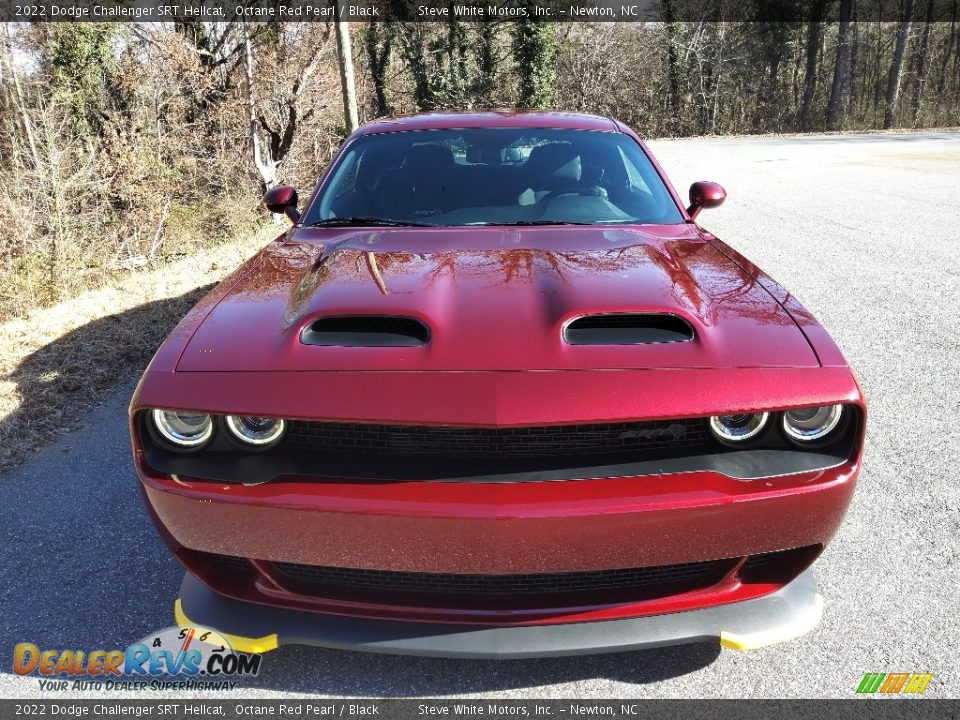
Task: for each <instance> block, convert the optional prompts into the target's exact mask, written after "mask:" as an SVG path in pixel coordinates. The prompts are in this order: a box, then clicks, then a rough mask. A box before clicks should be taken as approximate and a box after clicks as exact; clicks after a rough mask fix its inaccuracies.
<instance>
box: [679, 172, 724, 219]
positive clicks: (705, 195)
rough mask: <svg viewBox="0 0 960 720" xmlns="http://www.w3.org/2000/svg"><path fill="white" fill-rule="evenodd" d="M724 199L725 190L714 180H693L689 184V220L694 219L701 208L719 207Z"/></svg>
mask: <svg viewBox="0 0 960 720" xmlns="http://www.w3.org/2000/svg"><path fill="white" fill-rule="evenodd" d="M726 199H727V191H726V190H724V189H723V188H722V187H721V186H720V185H717V184H716V183H715V182H706V181H704V180H701V181H700V182H695V183H694V184H693V185H691V186H690V207H688V208H687V214H688V215H689V216H690V219H691V220H695V219H696V217H697V215H699V214H700V211H701V210H703V209H706V208H715V207H720V206H721V205H723V201H724V200H726Z"/></svg>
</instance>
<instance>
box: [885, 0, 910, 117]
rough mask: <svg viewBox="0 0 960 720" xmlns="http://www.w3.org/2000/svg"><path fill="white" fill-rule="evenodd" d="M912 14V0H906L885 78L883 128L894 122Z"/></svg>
mask: <svg viewBox="0 0 960 720" xmlns="http://www.w3.org/2000/svg"><path fill="white" fill-rule="evenodd" d="M912 15H913V0H906V2H905V3H904V7H903V19H902V20H901V21H900V25H899V26H898V27H897V44H896V47H895V48H894V50H893V61H892V62H891V63H890V75H889V77H888V79H887V99H886V103H885V105H884V110H883V127H884V129H885V130H888V129H890V128H892V127H893V124H894V122H896V117H897V99H898V98H899V96H900V77H901V75H903V56H904V53H905V52H906V49H907V38H908V36H909V35H910V20H911V16H912Z"/></svg>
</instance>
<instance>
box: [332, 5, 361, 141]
mask: <svg viewBox="0 0 960 720" xmlns="http://www.w3.org/2000/svg"><path fill="white" fill-rule="evenodd" d="M336 10H337V21H336V23H335V24H336V32H337V57H338V59H339V60H340V89H341V91H342V92H343V119H344V123H345V124H346V126H347V132H348V133H352V132H353V131H354V130H356V129H357V127H358V126H359V124H360V123H359V121H358V120H357V86H356V83H355V82H354V77H353V47H352V46H351V44H350V24H349V23H345V22H343V21H342V20H340V3H339V2H337V5H336Z"/></svg>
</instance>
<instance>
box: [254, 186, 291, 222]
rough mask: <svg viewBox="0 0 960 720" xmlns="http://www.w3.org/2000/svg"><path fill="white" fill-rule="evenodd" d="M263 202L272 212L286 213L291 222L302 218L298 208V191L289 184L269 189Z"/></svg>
mask: <svg viewBox="0 0 960 720" xmlns="http://www.w3.org/2000/svg"><path fill="white" fill-rule="evenodd" d="M263 204H264V205H266V206H267V210H269V211H270V212H272V213H276V214H277V215H279V214H281V213H282V214H284V215H286V216H287V217H288V218H290V221H291V222H297V221H298V220H299V219H300V211H299V210H297V191H296V190H294V189H293V188H292V187H290V186H289V185H277V187H275V188H270V189H269V190H267V194H266V195H264V196H263Z"/></svg>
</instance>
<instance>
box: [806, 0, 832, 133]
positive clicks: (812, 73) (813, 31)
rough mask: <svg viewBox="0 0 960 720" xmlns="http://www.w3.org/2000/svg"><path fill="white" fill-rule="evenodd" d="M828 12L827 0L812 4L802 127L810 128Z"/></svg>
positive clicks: (819, 0) (817, 0) (818, 0)
mask: <svg viewBox="0 0 960 720" xmlns="http://www.w3.org/2000/svg"><path fill="white" fill-rule="evenodd" d="M826 12H827V3H826V0H816V1H815V2H814V3H813V4H812V5H811V6H810V22H809V25H808V27H809V31H808V32H807V65H806V72H805V74H804V78H803V102H802V103H801V105H800V129H801V130H804V131H806V130H809V129H810V114H811V113H812V112H813V101H814V98H815V97H816V94H817V65H818V62H817V60H818V58H819V57H820V45H821V44H822V43H823V16H824V15H825V14H826Z"/></svg>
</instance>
